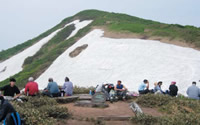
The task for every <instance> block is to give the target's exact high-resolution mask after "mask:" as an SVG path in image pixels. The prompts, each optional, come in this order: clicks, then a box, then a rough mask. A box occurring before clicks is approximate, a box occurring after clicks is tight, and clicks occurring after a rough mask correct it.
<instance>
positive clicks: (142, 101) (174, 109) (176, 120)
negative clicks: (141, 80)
mask: <svg viewBox="0 0 200 125" xmlns="http://www.w3.org/2000/svg"><path fill="white" fill-rule="evenodd" d="M137 103H138V104H139V105H141V106H144V107H149V108H156V109H158V110H160V111H161V112H162V113H163V116H160V117H154V116H150V115H145V114H143V115H141V116H135V117H133V118H132V119H131V120H132V122H133V123H138V124H141V125H195V124H200V119H199V117H200V103H199V101H198V100H193V99H189V98H186V97H182V96H178V97H170V96H168V95H154V94H148V95H142V96H140V97H139V98H138V99H137Z"/></svg>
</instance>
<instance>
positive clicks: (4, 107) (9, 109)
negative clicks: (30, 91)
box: [0, 96, 16, 125]
mask: <svg viewBox="0 0 200 125" xmlns="http://www.w3.org/2000/svg"><path fill="white" fill-rule="evenodd" d="M15 112H16V111H15V109H14V108H13V106H12V105H11V104H10V103H9V102H8V101H7V100H4V98H3V96H0V122H2V121H3V120H4V119H5V118H7V116H8V114H9V113H15ZM8 122H10V120H6V123H7V124H8V125H14V123H8ZM7 124H6V125H7Z"/></svg>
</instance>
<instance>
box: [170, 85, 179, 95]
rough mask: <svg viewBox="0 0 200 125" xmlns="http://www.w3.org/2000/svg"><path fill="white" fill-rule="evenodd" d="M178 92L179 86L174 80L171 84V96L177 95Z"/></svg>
mask: <svg viewBox="0 0 200 125" xmlns="http://www.w3.org/2000/svg"><path fill="white" fill-rule="evenodd" d="M177 93H178V87H177V86H176V82H172V83H171V85H170V86H169V94H170V95H171V96H176V95H177Z"/></svg>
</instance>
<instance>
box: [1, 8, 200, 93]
mask: <svg viewBox="0 0 200 125" xmlns="http://www.w3.org/2000/svg"><path fill="white" fill-rule="evenodd" d="M199 48H200V28H197V27H193V26H182V25H178V24H164V23H160V22H155V21H152V20H145V19H141V18H138V17H134V16H129V15H126V14H119V13H109V12H104V11H98V10H85V11H82V12H79V13H78V14H76V15H74V16H72V17H68V18H66V19H64V20H63V21H62V22H61V23H59V24H58V25H56V26H55V27H53V28H51V29H49V30H48V31H46V32H44V33H42V34H41V35H39V36H37V37H35V38H33V39H30V40H28V41H26V42H24V43H22V44H19V45H17V46H15V47H13V48H10V49H7V50H3V51H1V52H0V86H3V85H5V84H8V83H9V81H8V79H9V78H10V77H15V78H16V79H17V85H18V86H19V87H21V88H22V87H24V85H25V84H26V82H27V79H28V78H29V77H30V76H32V77H34V78H35V79H36V81H37V82H38V84H39V87H40V88H44V87H45V86H46V85H47V80H48V78H49V77H53V78H54V80H55V81H57V82H58V84H60V85H62V84H63V82H64V78H65V77H66V76H68V77H70V79H71V80H72V81H73V83H74V84H75V85H77V86H96V84H98V83H102V82H111V83H114V84H115V82H116V81H117V80H119V79H120V80H122V82H124V84H125V85H126V86H127V87H128V88H129V89H130V90H137V88H138V86H139V84H140V83H141V82H142V81H143V79H148V80H149V81H150V82H151V84H152V86H151V87H153V83H154V82H157V81H159V80H162V81H163V83H164V84H163V87H164V88H166V89H167V87H168V86H169V84H170V82H171V81H176V82H177V85H178V86H179V88H182V89H181V90H180V92H181V93H185V91H186V88H187V87H188V86H189V85H190V84H191V82H192V81H194V80H196V81H197V80H199V79H198V78H199V76H200V72H199V71H198V69H200V60H199V59H200V52H199V51H198V50H199Z"/></svg>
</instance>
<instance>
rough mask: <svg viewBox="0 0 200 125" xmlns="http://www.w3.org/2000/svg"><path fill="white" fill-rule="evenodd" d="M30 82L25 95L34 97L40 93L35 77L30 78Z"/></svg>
mask: <svg viewBox="0 0 200 125" xmlns="http://www.w3.org/2000/svg"><path fill="white" fill-rule="evenodd" d="M28 81H29V82H28V83H27V84H26V86H25V94H26V95H27V93H28V95H30V96H34V95H36V94H37V93H38V92H39V90H38V84H37V83H36V82H34V79H33V77H30V78H29V80H28Z"/></svg>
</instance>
